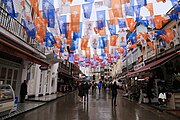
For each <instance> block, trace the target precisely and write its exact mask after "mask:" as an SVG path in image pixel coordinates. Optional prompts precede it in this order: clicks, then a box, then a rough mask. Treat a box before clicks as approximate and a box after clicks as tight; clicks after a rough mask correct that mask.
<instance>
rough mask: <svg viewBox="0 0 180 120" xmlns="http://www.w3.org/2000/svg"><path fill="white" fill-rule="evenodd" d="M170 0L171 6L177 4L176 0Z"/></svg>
mask: <svg viewBox="0 0 180 120" xmlns="http://www.w3.org/2000/svg"><path fill="white" fill-rule="evenodd" d="M170 1H171V4H172V6H175V5H178V4H179V3H178V0H170Z"/></svg>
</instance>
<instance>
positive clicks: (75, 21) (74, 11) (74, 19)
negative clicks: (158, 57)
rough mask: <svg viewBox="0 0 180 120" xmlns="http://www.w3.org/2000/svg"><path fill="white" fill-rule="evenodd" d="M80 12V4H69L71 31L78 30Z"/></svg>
mask: <svg viewBox="0 0 180 120" xmlns="http://www.w3.org/2000/svg"><path fill="white" fill-rule="evenodd" d="M80 13H81V6H80V5H75V6H71V25H72V31H73V32H79V31H80V24H79V23H80Z"/></svg>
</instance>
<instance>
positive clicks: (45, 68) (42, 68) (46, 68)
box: [39, 66, 48, 70]
mask: <svg viewBox="0 0 180 120" xmlns="http://www.w3.org/2000/svg"><path fill="white" fill-rule="evenodd" d="M39 69H40V70H48V67H45V66H40V67H39Z"/></svg>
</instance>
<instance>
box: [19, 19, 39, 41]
mask: <svg viewBox="0 0 180 120" xmlns="http://www.w3.org/2000/svg"><path fill="white" fill-rule="evenodd" d="M22 23H23V25H24V29H25V30H26V33H27V35H28V36H29V37H30V38H32V39H35V38H36V28H35V26H34V23H33V21H31V20H27V19H26V18H24V19H22Z"/></svg>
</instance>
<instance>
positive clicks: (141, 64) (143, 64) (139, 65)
mask: <svg viewBox="0 0 180 120" xmlns="http://www.w3.org/2000/svg"><path fill="white" fill-rule="evenodd" d="M143 66H145V63H144V62H141V63H139V64H137V65H135V66H134V71H135V70H138V69H140V68H141V67H143Z"/></svg>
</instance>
